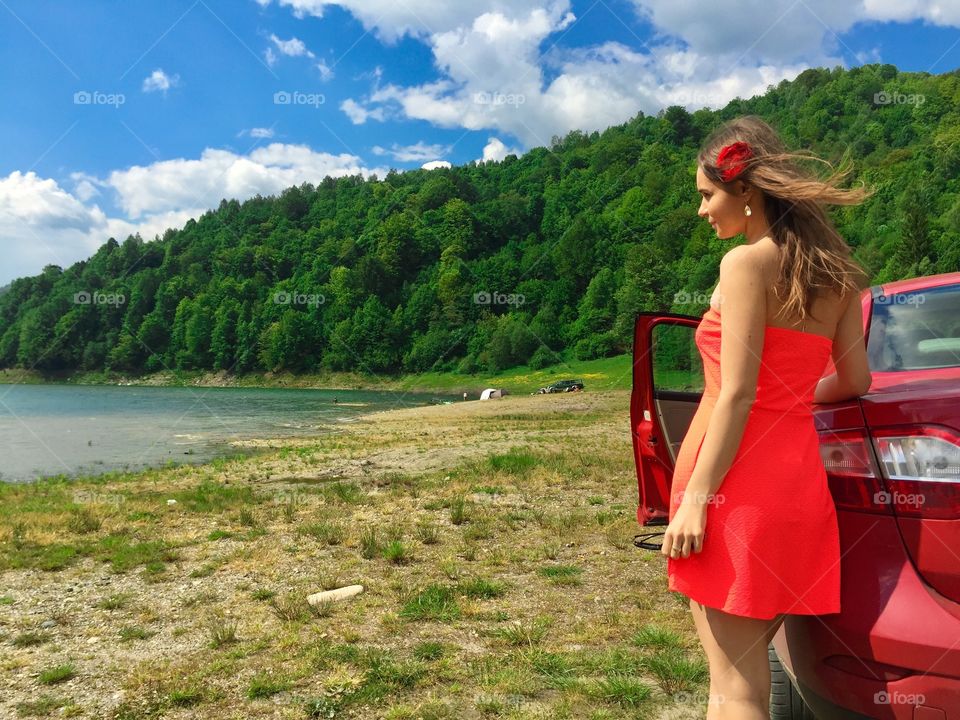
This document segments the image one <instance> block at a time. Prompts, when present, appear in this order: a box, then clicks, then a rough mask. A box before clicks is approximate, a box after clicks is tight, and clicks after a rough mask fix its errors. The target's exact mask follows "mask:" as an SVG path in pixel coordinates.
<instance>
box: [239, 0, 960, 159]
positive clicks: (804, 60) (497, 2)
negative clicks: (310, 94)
mask: <svg viewBox="0 0 960 720" xmlns="http://www.w3.org/2000/svg"><path fill="white" fill-rule="evenodd" d="M258 1H259V2H260V3H261V4H262V5H267V4H269V2H270V0H258ZM276 1H277V3H278V4H279V5H281V6H285V7H289V8H291V9H292V10H293V12H294V14H295V15H297V16H298V17H301V18H302V17H306V16H308V15H311V16H316V17H321V16H322V15H323V13H324V10H325V9H326V8H327V7H328V6H333V5H336V6H339V7H341V8H343V9H345V10H347V11H349V12H350V13H351V14H353V16H354V17H355V18H357V19H358V20H359V21H360V22H361V23H362V24H363V26H364V27H365V28H366V29H367V30H369V31H371V32H373V33H374V34H375V35H376V36H377V37H379V38H380V39H381V40H383V41H385V42H394V41H396V40H397V39H398V38H400V37H402V36H404V35H409V36H411V37H414V38H416V39H419V40H421V41H422V42H424V43H426V44H427V45H428V46H429V47H430V49H431V50H432V52H433V57H434V65H435V66H436V68H437V70H438V71H439V77H437V78H436V79H433V80H431V81H430V82H426V83H423V84H420V85H412V86H410V85H407V86H404V85H397V84H387V85H385V86H381V85H380V82H379V77H377V78H375V80H374V85H373V87H372V88H371V90H370V92H369V94H368V95H367V96H365V97H356V98H352V99H348V100H346V101H344V102H343V103H342V104H341V109H342V110H343V111H344V112H345V113H346V114H347V115H348V117H349V118H350V119H351V121H353V122H354V123H355V124H362V123H365V122H366V121H367V120H385V119H388V118H394V117H397V116H400V117H405V118H408V119H419V120H426V121H428V122H431V123H433V124H435V125H438V126H440V127H462V128H465V129H472V130H495V131H499V132H501V133H506V134H510V135H512V136H514V137H516V138H518V139H519V140H520V141H521V142H522V143H523V144H524V145H525V146H528V147H529V146H531V145H535V144H536V145H544V144H549V142H550V140H551V138H552V136H553V135H564V134H566V133H567V132H569V131H570V130H572V129H575V128H579V129H583V130H594V129H602V128H604V127H607V126H609V125H611V124H617V123H621V122H624V121H625V120H627V119H629V118H630V117H633V116H634V115H636V113H637V111H641V110H642V111H644V112H646V113H656V112H657V111H659V110H661V109H663V108H664V107H666V106H668V105H671V104H679V105H683V106H685V107H687V108H688V109H690V110H695V109H697V108H700V107H713V108H717V107H722V106H723V105H725V104H726V103H727V102H729V101H730V100H733V99H735V98H736V97H738V96H739V97H750V96H752V95H755V94H762V93H763V92H765V91H766V89H767V87H768V86H769V85H774V84H777V83H779V82H780V81H781V80H790V79H793V78H794V77H796V75H798V74H799V73H800V72H802V71H803V70H804V69H806V68H807V67H810V66H812V65H825V66H827V67H832V66H834V65H837V64H840V65H846V64H849V63H850V62H861V61H863V60H866V59H873V58H875V57H876V53H875V52H873V53H871V52H867V54H863V53H861V54H860V55H859V56H856V57H855V56H853V55H852V54H851V53H850V51H849V49H848V48H846V47H845V46H844V45H843V42H842V40H841V39H840V38H839V37H838V36H839V35H840V34H842V33H843V32H845V31H847V30H849V29H850V28H851V27H853V26H854V25H855V24H857V23H862V22H869V21H873V20H878V21H883V20H900V21H907V20H911V19H918V18H919V19H924V20H926V21H928V22H934V23H939V24H950V23H954V24H960V2H955V1H951V2H948V1H947V0H904V1H903V2H897V1H895V0H853V1H851V2H847V3H837V2H835V0H801V1H800V2H798V1H797V0H743V1H742V2H737V3H734V4H730V3H726V4H722V3H721V4H719V5H718V4H714V5H710V4H709V3H707V4H704V3H691V2H677V0H632V5H633V9H634V11H635V12H636V14H637V15H639V16H640V17H642V18H645V19H646V20H647V21H649V23H650V24H651V25H652V27H653V30H654V31H653V34H652V37H651V38H650V40H649V41H648V44H647V45H646V47H645V48H644V49H643V51H642V52H641V51H638V50H635V49H632V48H630V47H628V46H626V45H624V44H621V43H618V42H604V43H601V44H597V45H593V46H589V47H577V48H574V49H569V48H567V49H564V48H560V47H557V46H555V44H553V43H551V42H550V41H551V40H553V39H554V38H558V39H559V37H560V33H563V32H564V31H565V30H566V29H568V28H570V27H571V26H572V25H573V23H575V22H576V18H574V16H573V15H572V13H571V12H570V8H571V4H570V0H542V2H539V3H533V2H530V0H476V1H475V2H462V3H451V2H449V1H448V0H404V1H403V2H396V0H276ZM627 7H628V8H629V5H628V6H627ZM604 11H606V12H609V13H614V14H616V13H618V12H620V13H622V12H623V11H622V10H621V6H617V5H614V4H607V5H604V9H597V10H595V11H594V12H597V13H599V12H604ZM616 20H619V21H620V22H621V23H622V24H623V25H626V26H628V27H629V26H631V25H635V24H636V21H637V17H636V16H633V17H620V18H611V21H616ZM544 47H547V48H548V49H547V50H546V51H545V52H544V51H543V50H542V48H544ZM548 71H550V72H549V73H548Z"/></svg>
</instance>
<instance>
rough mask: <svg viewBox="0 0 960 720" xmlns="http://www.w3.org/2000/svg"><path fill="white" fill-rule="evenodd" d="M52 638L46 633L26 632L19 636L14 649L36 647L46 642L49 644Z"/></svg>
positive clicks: (16, 638) (15, 640)
mask: <svg viewBox="0 0 960 720" xmlns="http://www.w3.org/2000/svg"><path fill="white" fill-rule="evenodd" d="M49 641H50V638H49V637H48V636H47V635H46V634H45V633H38V632H33V631H30V632H24V633H20V634H19V635H17V636H16V637H15V638H14V639H13V641H12V644H13V646H14V647H18V648H25V647H36V646H37V645H43V643H45V642H49Z"/></svg>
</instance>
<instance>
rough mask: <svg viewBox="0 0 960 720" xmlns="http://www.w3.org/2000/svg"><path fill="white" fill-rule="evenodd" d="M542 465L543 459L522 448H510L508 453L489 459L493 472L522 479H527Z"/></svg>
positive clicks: (492, 456)
mask: <svg viewBox="0 0 960 720" xmlns="http://www.w3.org/2000/svg"><path fill="white" fill-rule="evenodd" d="M542 464H543V460H542V459H541V458H539V457H537V456H536V455H535V454H533V453H531V452H530V451H528V450H526V449H524V448H520V447H516V448H510V450H509V451H508V452H506V453H503V454H500V455H491V456H490V457H488V458H487V465H488V466H489V468H490V470H492V471H493V472H501V473H506V474H508V475H514V476H516V477H518V478H521V479H525V478H526V477H527V476H528V475H529V474H530V472H531V471H532V470H533V469H534V468H535V467H537V466H538V465H542Z"/></svg>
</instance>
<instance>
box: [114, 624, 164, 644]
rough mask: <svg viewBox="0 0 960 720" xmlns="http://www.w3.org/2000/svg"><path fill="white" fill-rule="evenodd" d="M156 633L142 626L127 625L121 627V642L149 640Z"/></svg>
mask: <svg viewBox="0 0 960 720" xmlns="http://www.w3.org/2000/svg"><path fill="white" fill-rule="evenodd" d="M154 635H156V633H155V632H154V631H152V630H147V629H146V628H142V627H135V626H127V627H122V628H120V640H121V642H130V641H131V640H149V639H150V638H152V637H153V636H154Z"/></svg>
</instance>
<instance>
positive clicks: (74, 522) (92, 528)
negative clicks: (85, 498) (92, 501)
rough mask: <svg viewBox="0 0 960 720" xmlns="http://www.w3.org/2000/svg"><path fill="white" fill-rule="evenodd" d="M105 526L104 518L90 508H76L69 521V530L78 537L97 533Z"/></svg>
mask: <svg viewBox="0 0 960 720" xmlns="http://www.w3.org/2000/svg"><path fill="white" fill-rule="evenodd" d="M102 526H103V518H101V517H100V516H99V515H97V514H96V513H95V512H94V511H93V510H91V509H90V508H88V507H79V508H75V509H74V510H73V511H72V512H71V513H70V518H69V519H68V520H67V529H69V530H70V532H74V533H77V534H78V535H85V534H87V533H92V532H97V531H98V530H100V528H101V527H102Z"/></svg>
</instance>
